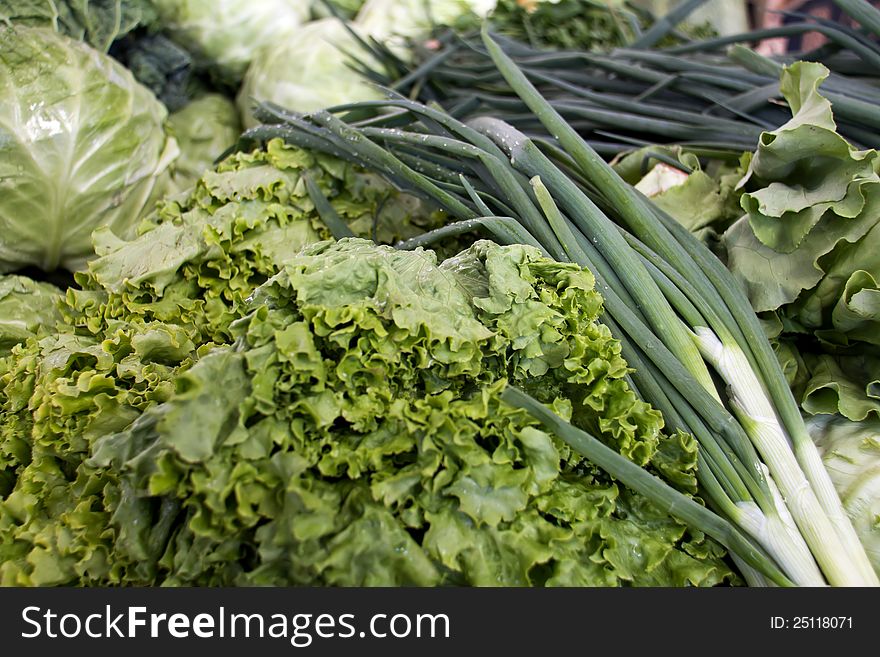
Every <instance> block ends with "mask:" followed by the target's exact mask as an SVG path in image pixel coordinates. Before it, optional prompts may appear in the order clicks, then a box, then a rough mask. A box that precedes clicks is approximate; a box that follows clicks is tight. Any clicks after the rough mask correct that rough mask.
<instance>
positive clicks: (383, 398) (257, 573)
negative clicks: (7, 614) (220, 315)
mask: <svg viewBox="0 0 880 657" xmlns="http://www.w3.org/2000/svg"><path fill="white" fill-rule="evenodd" d="M592 288H593V280H592V277H591V275H590V274H589V273H588V272H586V271H583V270H581V269H580V268H579V267H577V266H575V265H565V264H560V263H555V262H553V261H550V260H548V259H545V258H543V257H541V256H540V254H539V253H538V251H537V250H535V249H532V248H530V247H521V246H512V247H499V246H496V245H494V244H491V243H488V242H478V243H477V244H475V245H474V246H473V247H472V248H471V249H470V250H469V251H468V252H465V253H463V254H460V256H458V257H456V258H454V259H452V260H448V261H445V262H443V263H441V264H439V265H438V264H437V262H436V260H435V258H434V256H433V254H432V253H430V252H425V251H421V250H417V251H395V250H393V249H390V248H388V247H378V246H375V245H374V244H372V243H369V242H366V241H363V240H358V239H346V240H342V241H340V242H336V243H330V242H322V243H319V244H316V245H313V246H310V247H307V248H306V249H304V250H303V251H302V252H301V253H300V254H299V255H298V256H296V257H294V258H293V259H291V260H289V261H288V263H287V264H286V265H285V267H284V269H283V271H282V272H281V273H279V274H278V275H277V276H276V277H274V278H272V279H271V280H269V281H268V282H267V283H266V284H265V285H264V286H262V287H261V288H260V289H259V290H258V291H257V292H256V293H255V294H254V308H255V310H253V312H251V313H250V314H249V315H248V316H247V317H245V318H244V319H242V320H241V321H239V322H237V323H236V324H235V325H234V326H233V329H234V332H235V333H236V335H237V336H238V342H237V348H236V349H235V350H230V349H225V348H224V349H218V350H214V351H212V352H210V353H208V354H207V355H205V356H204V357H203V358H202V359H201V360H200V361H199V362H198V363H196V364H195V365H194V366H193V367H192V368H191V369H189V370H188V371H187V372H186V373H185V374H182V375H181V376H179V377H178V380H177V383H176V389H177V392H176V394H175V395H174V396H173V397H172V398H171V400H169V401H168V402H167V403H164V404H161V405H159V406H156V407H153V408H152V409H151V410H148V411H147V412H146V413H144V414H143V415H142V416H141V417H140V418H139V419H138V420H137V421H135V422H134V423H133V424H132V425H131V426H130V427H129V428H128V429H126V430H124V431H121V432H119V433H116V434H113V435H110V436H107V437H104V438H101V439H99V440H98V441H96V443H95V446H94V457H93V458H92V459H91V460H90V461H89V462H87V464H86V466H85V467H87V468H92V467H94V468H97V469H99V470H100V469H101V468H108V469H109V471H112V472H115V473H121V479H120V486H123V487H124V488H125V490H128V491H131V492H132V493H131V494H130V495H129V497H128V498H125V499H124V501H125V502H126V503H125V504H124V505H122V504H121V505H120V508H119V510H116V511H113V515H112V517H111V525H112V526H113V528H114V530H115V531H116V532H118V534H119V536H120V537H121V540H117V542H116V549H117V551H119V552H121V554H119V555H117V556H116V557H115V560H116V561H117V562H121V563H135V559H133V556H134V555H138V559H139V561H138V562H137V563H138V568H143V569H147V570H148V571H149V572H156V573H158V581H160V582H162V583H164V584H333V585H377V584H381V585H394V584H408V585H433V584H441V583H447V584H481V585H526V584H533V585H534V584H550V585H615V584H636V585H661V584H668V585H672V584H675V585H683V584H714V583H718V582H720V581H723V580H724V579H727V578H729V577H730V576H731V574H730V572H729V571H728V570H727V568H726V567H725V566H724V564H723V562H721V561H720V560H719V557H720V554H721V551H720V550H719V548H718V547H717V546H716V545H715V544H713V543H711V542H708V541H707V540H706V539H705V537H703V536H702V535H695V534H692V533H691V532H688V531H687V530H686V529H685V528H684V527H683V526H682V525H680V524H678V523H677V522H675V521H673V520H672V519H670V518H669V517H668V516H666V515H665V514H664V513H662V512H660V511H659V510H657V509H656V508H654V507H653V506H652V505H651V504H650V503H648V502H647V500H645V499H644V498H641V497H640V496H637V495H634V494H632V493H630V492H629V491H627V490H625V489H622V488H620V487H618V486H617V485H616V484H614V482H613V481H611V480H609V479H608V477H607V475H604V474H603V473H602V472H600V471H598V470H596V469H595V468H594V467H592V466H591V465H590V464H589V463H587V462H584V461H583V460H581V459H580V458H579V457H577V456H576V455H574V454H573V453H572V452H571V451H570V450H569V449H568V448H566V447H565V446H564V444H563V443H561V442H559V441H557V440H555V439H553V438H551V437H550V436H549V435H548V434H546V433H545V432H543V431H541V430H540V429H538V428H537V427H536V426H535V424H534V422H533V421H532V420H530V419H529V417H528V416H527V415H526V414H525V413H523V412H521V411H518V410H514V409H513V408H511V407H509V406H506V405H505V404H503V403H501V401H500V399H499V394H500V392H501V389H502V388H503V386H504V385H505V380H506V378H507V377H510V378H512V379H513V380H517V381H520V382H522V383H523V384H524V385H526V386H527V387H528V388H529V389H531V390H532V392H533V393H534V394H536V395H539V396H541V397H542V398H543V399H544V400H545V401H547V402H549V403H553V404H554V406H555V408H557V410H558V411H559V412H562V413H564V414H565V415H566V416H572V415H573V416H574V418H575V419H576V421H578V422H579V423H581V424H582V425H585V426H590V427H591V428H592V429H593V430H594V431H596V432H597V433H598V434H600V435H601V436H603V439H604V440H606V441H607V442H608V443H609V444H610V445H613V446H614V447H615V448H617V449H620V450H621V451H623V452H624V453H626V454H628V455H630V457H631V458H633V459H634V460H636V461H637V462H639V463H641V464H650V463H651V462H653V459H654V458H655V457H657V454H658V451H659V448H660V445H661V444H662V445H665V444H666V443H667V442H668V441H669V440H671V439H669V438H667V437H665V436H663V434H662V433H661V432H660V429H661V425H662V421H661V419H660V416H659V414H657V413H656V412H655V411H653V410H652V409H650V407H648V406H647V405H646V404H645V403H643V402H641V401H638V400H637V399H636V397H635V395H634V394H633V392H632V391H631V390H630V389H629V388H628V386H627V384H626V382H625V379H624V375H625V373H626V371H627V368H626V365H625V363H624V362H623V361H622V359H621V358H620V356H619V345H617V343H616V342H615V341H614V340H612V339H611V338H610V334H609V332H608V330H607V328H605V327H604V326H602V325H601V324H599V323H597V322H596V317H597V315H598V313H599V312H600V310H601V298H600V297H599V296H598V294H597V293H596V292H595V291H594V290H593V289H592ZM476 291H478V293H477V294H478V295H477V296H474V294H475V293H476ZM218 380H222V381H223V382H224V385H223V386H220V387H219V388H218V386H217V385H216V382H217V381H218ZM680 439H681V436H678V437H676V439H675V440H680ZM663 451H664V453H666V454H670V453H675V451H674V450H673V451H669V450H666V449H664V450H663ZM678 454H679V456H678V458H676V460H675V463H676V465H675V469H679V470H681V471H682V472H687V471H691V472H692V471H693V468H694V467H695V452H694V451H693V450H692V449H685V450H682V451H680V452H678ZM123 506H124V508H123ZM160 509H174V513H175V514H176V515H175V518H174V521H172V522H169V523H167V524H166V525H165V526H164V528H163V531H164V532H165V533H164V536H165V537H167V542H165V543H163V546H164V549H158V550H157V549H154V548H153V547H152V546H153V540H154V539H155V534H153V533H151V531H150V528H152V527H159V526H161V525H162V521H161V517H160V516H161V511H160ZM132 527H134V528H136V529H134V530H131V529H130V528H132ZM138 528H139V529H138ZM123 533H124V536H123ZM9 570H11V567H10V568H9ZM24 572H25V569H22V570H21V571H19V573H24Z"/></svg>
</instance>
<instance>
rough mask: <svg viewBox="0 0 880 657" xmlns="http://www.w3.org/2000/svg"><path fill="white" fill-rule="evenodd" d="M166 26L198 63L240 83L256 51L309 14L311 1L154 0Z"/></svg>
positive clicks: (281, 37)
mask: <svg viewBox="0 0 880 657" xmlns="http://www.w3.org/2000/svg"><path fill="white" fill-rule="evenodd" d="M153 4H154V5H155V7H156V10H157V11H158V13H159V19H160V22H161V25H162V27H163V28H164V29H165V30H166V31H167V32H168V34H169V35H170V36H171V38H172V39H174V40H175V41H176V42H177V43H179V44H180V45H181V46H182V47H184V48H186V49H188V50H190V51H191V52H193V54H194V55H195V56H196V60H197V63H198V64H199V65H200V66H202V67H206V68H209V69H211V70H213V71H215V72H216V73H217V74H218V75H219V77H220V78H221V79H222V80H223V81H224V82H227V83H230V84H233V85H234V84H237V83H238V82H239V81H240V80H241V79H242V77H243V76H244V73H245V71H246V70H247V67H248V65H249V64H250V62H251V60H252V59H253V58H254V55H255V54H256V52H257V50H258V49H260V48H261V47H263V46H265V45H267V44H275V43H279V42H282V41H285V40H287V39H288V38H289V35H290V33H291V32H292V31H293V30H294V28H296V27H297V26H299V25H300V23H303V22H305V21H306V20H307V19H308V17H309V3H308V2H307V1H306V0H260V2H252V1H251V0H153Z"/></svg>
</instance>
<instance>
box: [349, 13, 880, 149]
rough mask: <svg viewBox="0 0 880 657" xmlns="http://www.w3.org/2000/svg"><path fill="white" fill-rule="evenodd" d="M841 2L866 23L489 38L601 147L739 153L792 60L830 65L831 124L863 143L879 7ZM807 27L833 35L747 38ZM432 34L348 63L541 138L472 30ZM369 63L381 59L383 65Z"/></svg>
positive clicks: (772, 124) (879, 57)
mask: <svg viewBox="0 0 880 657" xmlns="http://www.w3.org/2000/svg"><path fill="white" fill-rule="evenodd" d="M683 4H684V5H689V8H693V5H694V3H693V2H691V3H687V2H686V3H683ZM842 4H845V5H846V6H845V7H844V8H845V9H846V11H847V12H848V13H850V14H851V15H852V16H853V17H854V18H858V19H860V20H863V21H865V22H864V25H865V26H866V27H865V28H864V30H856V29H854V28H851V27H847V26H845V25H841V24H838V23H830V22H827V21H821V20H818V21H809V20H806V19H805V20H802V21H800V22H796V23H792V24H790V25H785V26H783V27H781V28H774V29H770V30H757V31H754V32H748V33H744V34H737V35H730V36H725V37H718V38H713V39H705V40H693V41H688V42H685V43H682V44H679V45H676V46H672V47H668V48H664V49H659V50H658V49H656V48H655V47H651V44H652V43H653V42H654V41H655V39H656V38H659V37H662V36H664V35H665V33H666V32H667V31H668V30H669V29H671V26H672V24H673V23H674V22H675V20H678V19H680V17H677V18H676V19H674V20H667V21H665V22H664V21H662V20H661V21H658V22H657V23H656V24H655V27H654V28H652V29H651V30H649V31H647V32H645V33H644V34H642V35H640V36H637V38H636V39H635V40H633V41H632V42H631V43H629V44H627V45H626V47H621V48H617V49H614V50H612V51H610V52H592V51H589V50H584V49H570V50H547V49H542V48H537V47H534V46H533V45H531V44H527V43H523V42H521V41H517V40H516V39H512V38H508V37H505V36H497V37H496V42H497V43H498V44H499V45H500V46H501V48H502V49H503V50H504V52H505V53H506V54H507V55H508V56H510V57H511V58H512V59H513V60H514V61H515V62H516V64H517V66H518V67H519V68H520V69H521V70H522V71H523V73H525V75H526V76H527V77H528V79H529V81H530V82H531V83H532V84H533V85H535V87H536V88H537V89H538V90H539V92H540V93H541V95H542V96H544V97H545V98H546V99H547V100H549V101H550V102H551V103H552V104H553V106H554V108H556V109H557V111H558V112H559V113H560V114H561V115H562V116H563V117H564V118H565V119H566V120H567V122H568V123H569V125H571V126H572V127H573V128H575V129H576V130H577V131H578V133H579V134H580V135H581V136H582V137H584V138H585V139H586V140H587V141H588V142H589V143H590V145H591V146H592V147H593V149H594V150H597V151H598V152H599V153H600V154H602V155H604V156H606V157H611V156H614V155H616V154H617V153H619V152H621V151H622V150H625V149H627V148H630V147H632V146H642V145H654V144H662V143H674V144H681V145H685V146H687V147H689V149H690V150H691V151H692V152H695V153H698V154H700V155H705V156H706V157H712V158H724V157H730V158H733V159H735V158H736V157H738V155H739V153H741V152H742V151H743V150H750V149H752V148H753V147H754V144H755V143H756V141H757V139H758V137H759V135H760V134H761V132H762V131H764V130H773V129H775V128H777V127H779V126H780V125H782V124H783V123H785V122H786V121H787V120H788V118H789V117H790V115H791V113H790V112H789V111H788V108H787V107H786V106H785V102H784V101H783V100H782V99H781V96H780V93H779V76H780V72H781V68H782V65H783V64H785V63H790V62H792V61H795V60H796V59H805V60H809V61H820V62H822V63H823V64H825V65H826V66H827V67H828V68H829V69H830V70H831V71H832V73H831V75H830V77H829V79H828V80H827V81H826V83H825V85H824V92H825V94H826V95H827V97H828V99H829V100H830V101H831V102H832V105H833V108H834V115H835V120H836V121H837V128H838V131H839V132H840V134H841V135H843V136H844V137H846V138H847V139H848V140H849V141H850V142H851V143H853V144H854V145H856V146H858V147H870V148H876V147H878V146H880V130H878V127H877V126H878V125H880V109H878V106H880V89H878V87H877V78H878V75H880V43H878V41H877V37H880V32H878V31H875V30H874V29H873V27H872V25H873V24H872V23H870V21H869V20H868V19H867V18H865V17H864V16H862V14H861V13H859V11H860V10H861V11H865V12H871V11H873V12H877V10H876V9H875V8H874V7H872V6H871V5H865V3H864V2H861V1H859V2H848V3H842ZM871 15H873V14H870V13H869V14H868V16H871ZM874 27H876V26H874ZM664 28H665V29H664ZM810 32H819V33H821V34H822V35H824V36H825V37H826V38H827V39H829V41H828V43H827V44H826V45H825V46H823V47H822V49H821V50H818V51H814V52H810V53H800V54H795V55H786V56H784V57H776V58H772V59H771V58H769V57H765V56H762V55H760V54H758V53H757V52H755V51H754V50H752V49H750V48H749V47H748V46H749V45H750V44H754V43H755V42H756V41H757V40H759V39H762V38H767V37H773V36H795V35H799V34H806V33H810ZM869 34H870V35H873V38H870V37H869V36H868V35H869ZM429 43H430V47H426V46H424V45H423V44H420V43H414V44H413V46H412V50H413V61H412V62H410V61H407V60H404V59H402V58H401V57H399V56H398V55H396V54H395V53H393V52H391V51H389V50H388V49H387V48H384V47H383V46H382V44H379V43H370V44H365V45H366V46H367V48H369V50H370V51H371V54H372V58H371V59H369V60H368V59H367V58H360V60H359V62H358V63H355V64H353V65H354V66H357V67H358V68H359V69H360V70H361V71H362V73H363V74H364V75H366V76H368V77H369V78H370V79H372V80H373V81H374V82H377V83H379V84H382V85H384V86H386V87H389V88H391V89H394V90H395V91H398V92H399V93H401V94H402V95H405V96H407V97H409V98H411V99H413V100H420V101H421V102H423V103H435V102H436V103H439V104H440V105H441V106H442V107H443V108H444V109H446V110H447V111H448V112H449V113H450V114H452V115H454V116H456V117H457V118H459V119H461V120H466V119H469V118H473V117H477V116H480V115H489V116H494V117H496V118H502V119H504V120H505V121H506V122H507V123H510V124H511V125H513V126H515V127H516V128H518V129H520V130H521V131H523V132H525V133H526V134H527V135H529V136H531V137H533V138H538V137H542V136H546V132H545V130H544V127H543V126H542V124H541V123H540V121H539V120H538V118H537V117H536V116H535V115H534V113H532V112H530V111H529V110H528V107H527V105H526V104H525V103H524V102H523V100H522V99H521V98H519V97H518V96H517V95H516V94H515V93H513V92H512V90H511V88H510V86H509V85H508V84H507V83H506V81H505V79H504V77H503V76H502V74H501V73H500V72H499V71H498V70H497V69H496V68H495V66H494V64H493V62H492V58H491V57H490V56H489V53H488V51H487V49H486V48H485V46H484V45H483V44H482V42H481V40H480V37H479V35H478V34H477V33H470V32H461V33H459V32H456V31H455V30H452V29H446V30H440V31H438V33H437V35H436V38H435V39H433V40H432V41H430V42H429ZM367 61H371V62H381V63H382V67H381V70H380V67H377V66H376V65H375V64H374V65H373V66H368V65H367V64H366V63H365V62H367Z"/></svg>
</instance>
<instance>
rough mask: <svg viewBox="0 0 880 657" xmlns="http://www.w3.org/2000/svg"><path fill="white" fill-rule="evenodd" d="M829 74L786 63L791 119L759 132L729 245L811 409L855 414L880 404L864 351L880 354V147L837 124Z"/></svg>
mask: <svg viewBox="0 0 880 657" xmlns="http://www.w3.org/2000/svg"><path fill="white" fill-rule="evenodd" d="M827 76H828V71H827V69H825V67H824V66H822V65H821V64H815V63H809V62H798V63H795V64H793V65H791V66H789V67H787V68H786V69H785V71H784V73H783V76H782V83H781V89H782V93H783V95H784V96H785V98H786V100H787V101H788V103H789V105H790V106H791V108H792V112H793V116H792V119H791V120H790V121H789V122H788V123H786V124H785V125H783V126H781V127H780V128H779V129H777V130H774V131H772V132H765V133H763V134H762V135H761V139H760V143H759V144H758V148H757V151H756V153H755V154H754V156H753V157H752V159H751V163H750V165H749V169H748V171H747V173H746V175H745V176H744V177H743V179H742V180H741V181H740V183H739V186H740V188H741V189H742V190H743V191H744V193H743V195H742V198H741V203H742V208H743V210H744V211H745V213H746V214H745V215H743V216H742V217H741V218H740V219H738V220H737V221H736V223H734V225H733V226H731V227H730V228H729V229H728V230H727V231H726V232H725V233H724V235H723V237H722V246H723V248H724V251H725V253H726V257H727V264H728V267H729V268H730V269H731V271H732V272H733V273H734V275H735V276H736V277H737V279H738V280H739V281H740V282H741V284H742V285H743V287H744V288H745V290H746V292H747V294H748V296H749V299H750V301H751V303H752V306H753V307H754V309H755V310H756V311H758V312H760V313H764V315H765V317H767V318H768V320H770V321H771V322H772V323H775V324H777V325H778V329H777V332H781V336H782V339H783V340H785V341H786V346H785V347H783V348H782V351H781V352H780V353H781V356H782V358H783V359H784V361H785V362H784V365H785V366H786V367H787V368H788V369H789V370H790V371H792V372H793V373H796V372H798V371H800V373H799V374H797V376H798V377H799V378H800V384H799V387H800V390H799V394H800V395H801V399H802V408H803V409H804V410H805V411H807V412H809V413H837V412H840V413H843V414H844V415H846V417H849V418H850V419H854V420H857V419H862V418H864V417H865V416H866V415H867V414H868V413H876V412H878V404H877V392H876V391H877V382H876V378H877V376H876V370H874V373H871V370H872V367H865V366H862V365H860V364H859V363H858V362H856V361H858V360H859V359H867V360H870V361H871V362H875V361H876V359H877V357H878V355H880V285H878V274H877V272H878V271H880V153H878V152H877V151H875V150H864V151H860V150H857V149H856V148H854V147H853V146H852V145H851V144H849V143H848V142H847V141H846V140H845V139H844V138H843V137H841V136H840V135H839V134H838V133H837V131H836V130H837V128H836V124H835V122H834V117H833V115H832V111H831V104H830V103H829V101H828V100H827V99H826V98H824V97H823V96H822V95H821V93H820V89H819V87H820V85H821V84H822V82H823V81H824V80H825V78H826V77H827ZM771 317H772V320H771ZM795 351H798V352H800V354H799V355H798V356H795V355H794V352H795ZM797 360H799V361H800V364H798V363H796V362H795V361H797ZM792 368H793V369H792ZM793 375H794V374H793Z"/></svg>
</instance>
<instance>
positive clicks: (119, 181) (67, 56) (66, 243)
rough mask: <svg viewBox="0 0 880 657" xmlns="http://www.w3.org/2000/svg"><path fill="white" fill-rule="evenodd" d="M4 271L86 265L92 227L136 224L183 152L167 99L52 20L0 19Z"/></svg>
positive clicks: (0, 251) (0, 263) (0, 256)
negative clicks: (169, 131)
mask: <svg viewBox="0 0 880 657" xmlns="http://www.w3.org/2000/svg"><path fill="white" fill-rule="evenodd" d="M0 98H2V99H3V100H2V103H0V272H8V271H13V270H16V269H20V268H22V267H26V266H37V267H40V268H42V269H44V270H46V271H51V270H54V269H56V268H59V267H63V268H66V269H70V270H75V269H79V268H81V267H82V265H83V264H84V262H85V260H87V259H88V257H89V256H90V255H92V253H93V251H92V242H91V234H92V231H93V230H94V229H95V228H97V227H99V226H106V227H109V228H111V229H112V230H113V232H114V233H116V234H118V235H127V234H130V233H131V232H132V230H131V229H133V227H134V225H135V224H136V223H137V221H138V219H139V217H140V215H141V212H142V210H144V208H145V206H146V205H147V204H148V202H149V201H150V200H151V198H152V196H153V194H154V191H157V190H156V189H155V188H156V187H157V180H159V178H160V175H161V174H162V173H163V172H164V171H165V170H166V169H167V168H168V165H169V164H170V162H171V161H172V160H173V159H174V157H175V156H176V154H177V145H176V142H175V141H174V139H172V138H170V137H169V136H168V135H166V133H165V130H164V122H165V118H166V115H167V112H166V110H165V108H164V106H163V105H162V104H161V103H160V102H159V101H158V100H156V98H155V96H153V94H152V93H151V92H150V91H148V90H147V89H146V88H145V87H143V86H141V85H140V84H139V83H138V82H136V81H135V79H134V78H133V77H132V75H131V73H129V72H128V70H126V69H125V68H124V67H122V66H121V65H120V64H118V63H117V62H116V61H115V60H113V59H111V58H110V57H108V56H107V55H104V54H103V53H100V52H98V51H97V50H95V49H93V48H92V47H90V46H88V45H87V44H85V43H82V42H80V41H75V40H73V39H70V38H68V37H66V36H63V35H60V34H58V33H56V32H54V31H52V30H51V29H48V28H39V27H33V28H32V27H21V26H19V27H14V28H13V27H6V28H0Z"/></svg>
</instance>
